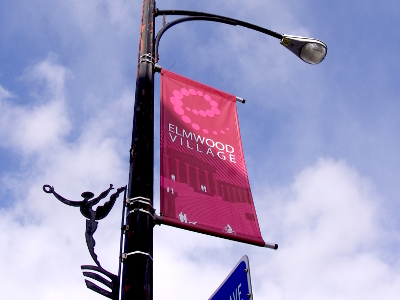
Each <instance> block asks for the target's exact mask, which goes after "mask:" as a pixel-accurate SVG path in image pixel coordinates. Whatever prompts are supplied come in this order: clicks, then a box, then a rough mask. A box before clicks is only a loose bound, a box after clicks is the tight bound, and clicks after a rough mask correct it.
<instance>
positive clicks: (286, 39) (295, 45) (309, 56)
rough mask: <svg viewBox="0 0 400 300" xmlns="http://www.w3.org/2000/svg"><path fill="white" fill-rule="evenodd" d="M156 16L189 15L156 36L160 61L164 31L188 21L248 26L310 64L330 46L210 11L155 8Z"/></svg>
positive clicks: (320, 59)
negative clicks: (159, 45)
mask: <svg viewBox="0 0 400 300" xmlns="http://www.w3.org/2000/svg"><path fill="white" fill-rule="evenodd" d="M154 15H155V16H156V17H157V16H160V15H178V16H188V17H185V18H180V19H177V20H174V21H172V22H169V23H167V24H165V25H164V26H163V28H161V30H160V31H159V32H158V34H157V36H156V41H155V61H156V63H157V62H158V44H159V42H160V39H161V36H162V35H163V34H164V32H165V31H166V30H167V29H169V28H171V27H172V26H174V25H176V24H179V23H182V22H188V21H211V22H218V23H224V24H229V25H233V26H242V27H246V28H249V29H252V30H255V31H258V32H262V33H264V34H267V35H269V36H272V37H274V38H277V39H279V40H280V42H281V44H282V45H283V46H285V47H286V48H287V49H289V50H290V51H291V52H292V53H294V54H295V55H296V56H297V57H299V58H300V59H302V60H303V61H305V62H306V63H309V64H319V63H320V62H321V61H322V60H323V59H324V58H325V56H326V53H327V51H328V47H327V46H326V44H325V43H323V42H321V41H319V40H317V39H311V38H304V37H299V36H294V35H286V34H283V35H282V34H279V33H277V32H274V31H272V30H269V29H266V28H263V27H260V26H257V25H254V24H251V23H247V22H243V21H240V20H237V19H233V18H228V17H224V16H220V15H214V14H209V13H203V12H197V11H188V10H159V9H156V10H155V14H154Z"/></svg>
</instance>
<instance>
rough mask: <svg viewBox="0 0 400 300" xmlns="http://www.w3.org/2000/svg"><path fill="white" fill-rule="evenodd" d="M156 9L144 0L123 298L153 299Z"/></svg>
mask: <svg viewBox="0 0 400 300" xmlns="http://www.w3.org/2000/svg"><path fill="white" fill-rule="evenodd" d="M154 10H155V0H144V1H143V10H142V23H141V27H140V41H139V57H138V68H137V77H136V95H135V107H134V115H133V128H132V143H131V149H130V168H129V183H128V198H127V201H126V204H127V217H126V224H127V226H126V228H125V244H124V253H123V254H122V257H121V259H122V260H123V263H124V264H123V265H124V269H123V276H122V291H121V294H122V297H121V298H122V299H129V300H131V299H140V300H144V299H146V300H147V299H153V226H154V208H153V166H154V155H153V154H154V68H153V67H154V29H155V25H154Z"/></svg>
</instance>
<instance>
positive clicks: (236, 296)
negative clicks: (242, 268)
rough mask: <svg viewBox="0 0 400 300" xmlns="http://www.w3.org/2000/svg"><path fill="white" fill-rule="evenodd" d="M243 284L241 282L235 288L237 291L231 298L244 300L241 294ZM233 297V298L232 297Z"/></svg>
mask: <svg viewBox="0 0 400 300" xmlns="http://www.w3.org/2000/svg"><path fill="white" fill-rule="evenodd" d="M241 286H242V284H241V283H239V285H238V287H237V288H236V289H235V291H234V292H233V293H232V296H229V300H243V299H242V298H241V297H240V295H241V294H242V292H241V291H240V287H241ZM232 297H233V298H232Z"/></svg>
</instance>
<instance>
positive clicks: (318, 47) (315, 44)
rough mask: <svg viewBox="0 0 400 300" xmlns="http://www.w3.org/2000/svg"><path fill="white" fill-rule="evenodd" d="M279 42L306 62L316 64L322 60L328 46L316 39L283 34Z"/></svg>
mask: <svg viewBox="0 0 400 300" xmlns="http://www.w3.org/2000/svg"><path fill="white" fill-rule="evenodd" d="M281 44H282V45H283V46H285V47H286V48H287V49H289V50H290V51H292V52H293V53H294V54H295V55H296V56H298V57H300V58H301V59H302V60H303V61H305V62H306V63H309V64H312V65H316V64H319V63H320V62H321V61H323V60H324V58H325V56H326V53H327V51H328V47H327V46H326V44H325V43H323V42H321V41H320V40H317V39H312V38H307V37H302V36H295V35H287V34H284V35H283V37H282V39H281Z"/></svg>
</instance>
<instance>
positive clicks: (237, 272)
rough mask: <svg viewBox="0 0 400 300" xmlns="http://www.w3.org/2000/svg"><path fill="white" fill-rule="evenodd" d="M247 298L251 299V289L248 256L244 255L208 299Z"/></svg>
mask: <svg viewBox="0 0 400 300" xmlns="http://www.w3.org/2000/svg"><path fill="white" fill-rule="evenodd" d="M247 299H250V300H252V299H253V292H252V290H251V280H250V265H249V258H248V257H247V255H245V256H243V257H242V259H241V260H240V261H239V262H238V263H237V265H236V266H235V268H233V270H232V272H231V273H230V274H229V275H228V277H226V279H225V280H224V282H223V283H222V284H221V285H220V286H219V288H218V289H217V290H216V291H215V292H214V294H213V295H212V296H211V297H210V299H208V300H247Z"/></svg>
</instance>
